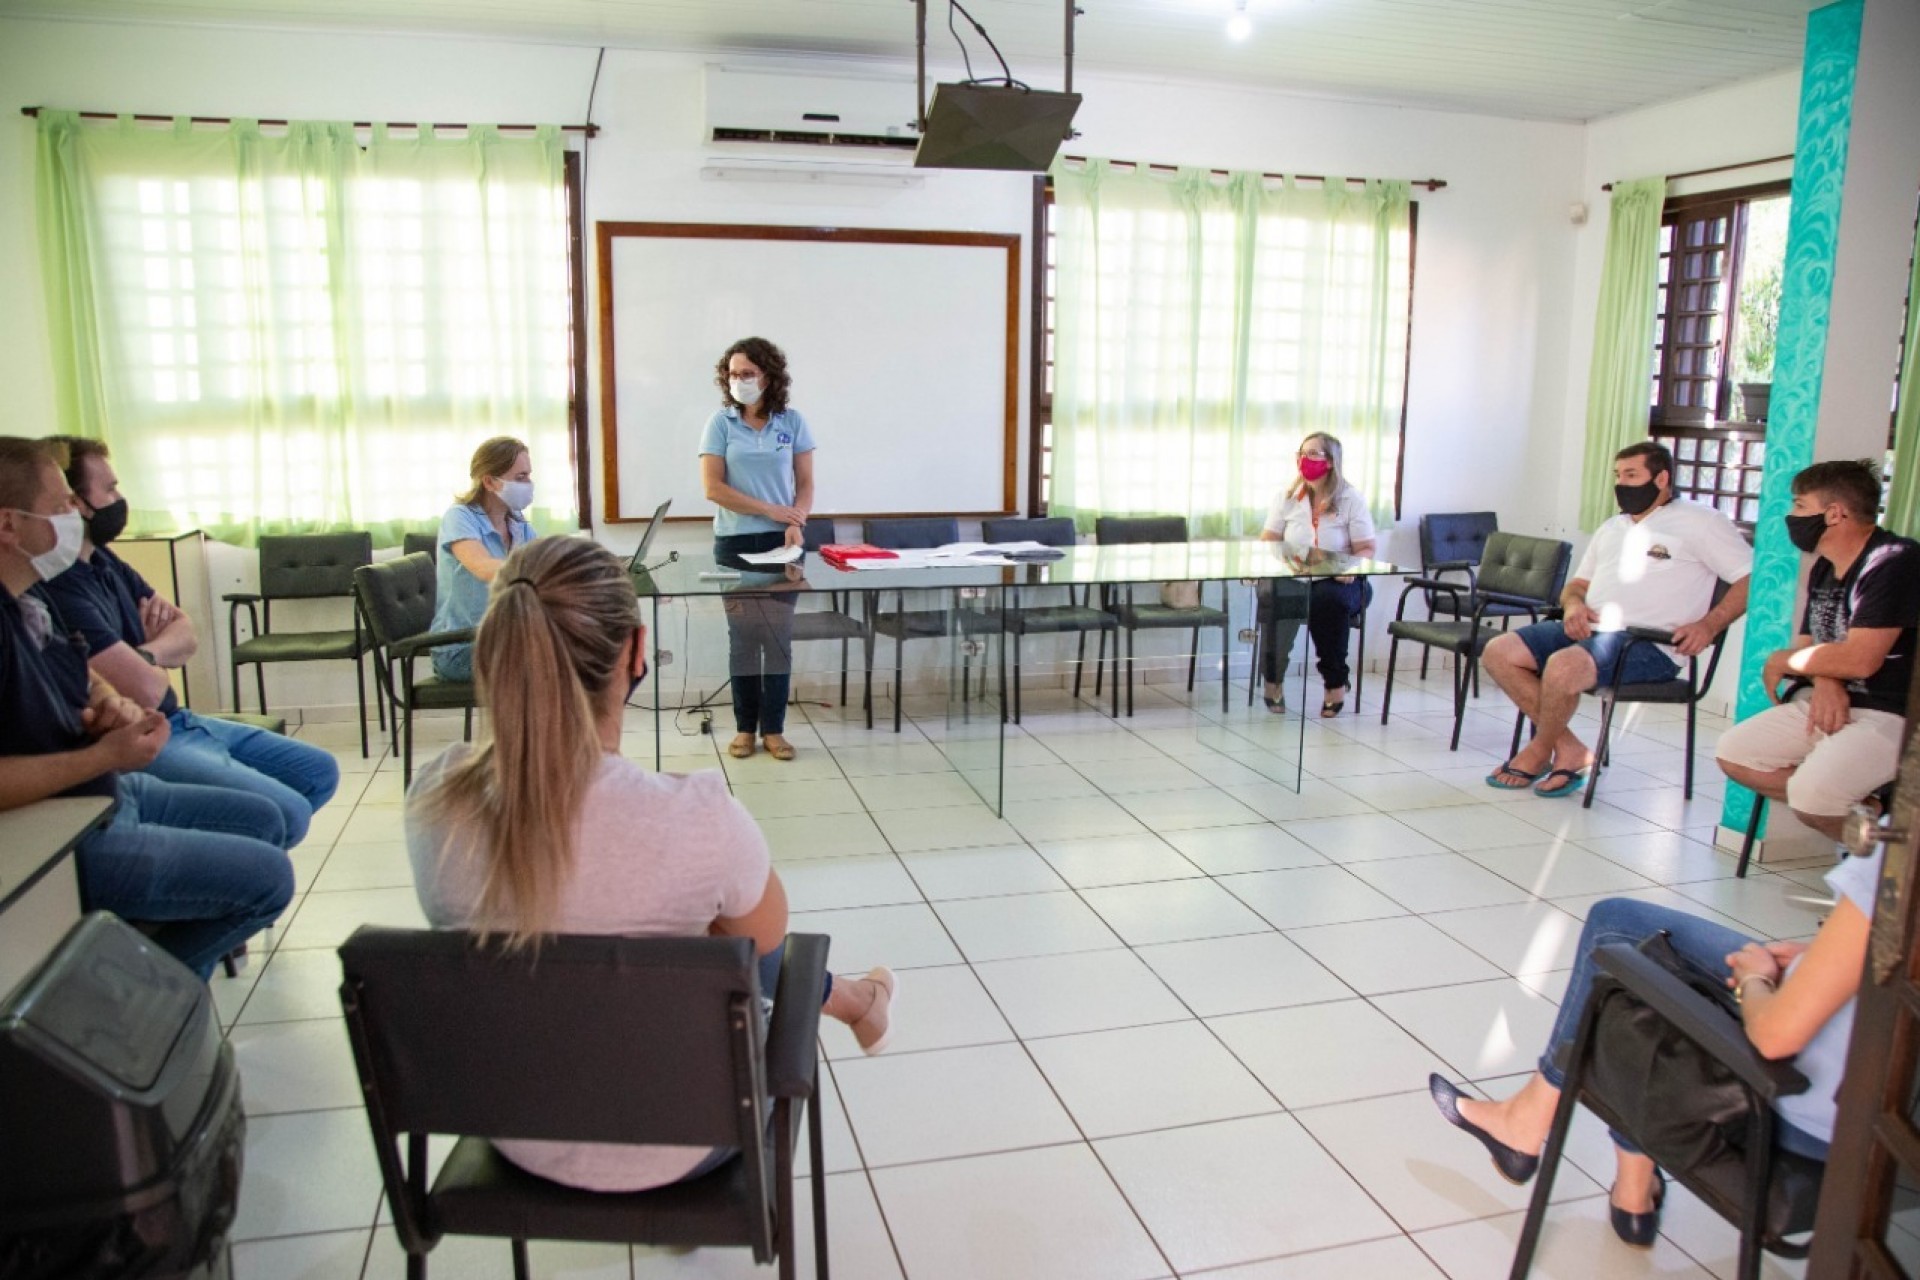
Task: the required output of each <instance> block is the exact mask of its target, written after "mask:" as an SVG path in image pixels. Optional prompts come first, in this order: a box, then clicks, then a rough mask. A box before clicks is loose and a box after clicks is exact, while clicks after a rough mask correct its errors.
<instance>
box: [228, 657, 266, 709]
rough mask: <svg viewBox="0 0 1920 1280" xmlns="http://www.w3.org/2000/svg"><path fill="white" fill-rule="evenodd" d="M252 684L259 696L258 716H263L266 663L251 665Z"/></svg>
mask: <svg viewBox="0 0 1920 1280" xmlns="http://www.w3.org/2000/svg"><path fill="white" fill-rule="evenodd" d="M253 682H254V685H255V686H256V691H257V692H258V693H259V694H260V714H261V715H265V714H267V664H266V663H264V662H256V663H254V664H253ZM238 709H239V708H237V707H236V708H235V710H238Z"/></svg>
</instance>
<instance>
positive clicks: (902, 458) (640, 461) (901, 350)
mask: <svg viewBox="0 0 1920 1280" xmlns="http://www.w3.org/2000/svg"><path fill="white" fill-rule="evenodd" d="M598 232H599V250H600V350H601V388H600V395H601V445H602V447H601V454H602V466H603V474H604V481H605V492H606V499H605V501H606V508H605V509H606V511H607V514H608V518H609V519H610V520H612V521H626V520H644V519H646V518H647V517H648V516H649V515H651V514H652V512H653V509H654V508H655V507H656V506H658V505H659V504H660V503H661V502H662V501H663V500H665V499H668V498H671V499H672V500H673V511H672V514H673V516H674V517H677V518H682V519H684V518H687V517H698V518H706V517H708V516H710V515H711V514H712V512H713V506H712V504H711V503H709V502H707V500H706V498H705V497H704V495H703V494H702V492H701V484H700V463H699V447H700V435H701V431H702V429H703V428H704V427H705V425H706V422H707V419H708V418H710V417H711V416H712V415H713V413H714V411H715V410H716V409H718V408H719V407H720V392H719V389H718V388H717V387H716V386H715V385H714V366H715V364H716V363H717V362H718V361H719V358H720V353H721V352H723V351H725V350H726V349H727V347H728V346H730V345H731V344H733V343H734V342H735V341H737V340H739V339H741V338H746V337H762V338H766V339H768V340H770V341H771V342H773V343H774V345H776V346H778V347H779V348H780V349H781V350H783V351H784V352H786V355H787V373H788V376H789V377H790V378H791V379H792V380H793V386H792V389H791V390H790V391H789V393H788V406H789V407H790V408H792V409H795V410H797V411H799V413H800V414H801V415H802V416H803V417H805V418H806V420H807V424H808V426H809V427H810V428H811V429H812V431H813V437H814V443H815V445H816V447H817V452H816V453H815V455H814V509H815V510H816V511H817V512H819V513H820V514H822V515H840V516H856V515H912V514H927V513H941V514H954V515H982V514H996V513H1001V512H1008V511H1012V510H1014V460H1015V458H1016V456H1017V455H1016V454H1015V452H1014V441H1015V434H1016V416H1017V414H1016V408H1015V406H1016V379H1017V372H1018V359H1017V351H1016V346H1015V343H1016V341H1017V338H1016V331H1017V327H1018V320H1019V292H1018V285H1019V277H1020V262H1019V258H1020V242H1019V237H1018V236H1013V235H988V234H979V233H972V232H914V231H876V230H867V229H851V228H799V227H750V226H730V225H689V224H679V223H610V222H603V223H600V224H599V226H598Z"/></svg>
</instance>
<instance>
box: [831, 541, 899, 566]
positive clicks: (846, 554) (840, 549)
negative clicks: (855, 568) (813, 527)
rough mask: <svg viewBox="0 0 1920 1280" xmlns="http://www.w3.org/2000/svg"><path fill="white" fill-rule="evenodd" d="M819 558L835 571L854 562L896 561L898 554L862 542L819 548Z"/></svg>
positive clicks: (839, 543)
mask: <svg viewBox="0 0 1920 1280" xmlns="http://www.w3.org/2000/svg"><path fill="white" fill-rule="evenodd" d="M820 558H821V559H822V560H825V561H826V562H827V563H828V564H830V565H832V566H833V567H834V568H836V569H844V568H846V567H847V565H848V563H849V562H850V561H854V560H898V559H899V558H900V556H899V553H897V552H893V551H889V550H887V549H886V548H885V547H872V546H868V545H867V544H866V543H864V542H830V543H828V544H827V545H826V546H824V547H821V548H820Z"/></svg>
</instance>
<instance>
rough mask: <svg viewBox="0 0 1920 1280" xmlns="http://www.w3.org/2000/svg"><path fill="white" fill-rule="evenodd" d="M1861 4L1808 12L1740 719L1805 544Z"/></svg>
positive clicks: (1726, 819) (1739, 803)
mask: <svg viewBox="0 0 1920 1280" xmlns="http://www.w3.org/2000/svg"><path fill="white" fill-rule="evenodd" d="M1864 12H1865V0H1840V3H1838V4H1831V5H1828V6H1827V7H1825V8H1824V9H1816V10H1815V11H1814V12H1813V13H1811V14H1810V15H1808V17H1807V52H1806V62H1805V66H1804V68H1803V70H1802V72H1801V81H1800V125H1799V132H1798V137H1797V141H1796V142H1795V144H1794V150H1793V209H1792V213H1791V214H1790V216H1789V221H1788V224H1787V265H1786V272H1785V275H1784V277H1783V279H1782V282H1781V293H1780V333H1779V342H1778V345H1777V347H1776V348H1775V356H1774V364H1773V405H1772V412H1771V413H1770V414H1769V415H1768V417H1767V456H1766V463H1765V466H1764V469H1763V470H1762V472H1761V479H1760V517H1759V521H1758V523H1757V524H1756V526H1755V531H1754V557H1753V584H1752V593H1751V595H1750V597H1749V600H1748V604H1747V637H1746V644H1745V645H1744V646H1743V651H1742V653H1741V655H1740V685H1739V699H1738V701H1737V703H1736V710H1735V718H1736V719H1740V720H1744V719H1746V718H1747V717H1748V716H1751V715H1753V714H1755V713H1756V712H1759V711H1762V710H1764V709H1765V708H1766V707H1767V706H1768V705H1769V702H1768V698H1767V693H1766V690H1765V689H1763V688H1762V687H1761V685H1760V673H1761V669H1762V668H1763V667H1765V665H1766V661H1767V656H1768V655H1769V654H1771V653H1772V652H1773V651H1774V650H1776V649H1784V648H1786V647H1787V645H1789V644H1791V643H1792V642H1793V637H1794V634H1795V631H1796V628H1797V625H1798V622H1799V620H1798V619H1797V618H1795V617H1794V616H1793V606H1794V597H1795V595H1796V593H1797V592H1798V591H1799V586H1800V553H1799V552H1798V551H1797V550H1795V549H1794V546H1793V544H1792V543H1790V542H1788V541H1787V532H1786V527H1785V525H1784V524H1783V523H1782V518H1783V517H1784V516H1785V515H1786V514H1787V511H1788V509H1789V508H1790V507H1792V505H1793V494H1792V490H1791V485H1792V483H1793V477H1794V476H1795V475H1796V474H1798V473H1799V472H1800V471H1801V470H1803V469H1805V468H1806V467H1807V466H1808V465H1810V464H1811V463H1812V462H1813V446H1814V435H1815V428H1816V427H1817V425H1818V421H1819V416H1820V385H1821V378H1822V375H1823V373H1824V365H1825V360H1826V352H1827V332H1828V329H1829V327H1830V326H1829V322H1830V319H1831V310H1832V305H1833V274H1834V258H1835V256H1836V254H1837V253H1838V251H1839V245H1840V196H1841V188H1842V187H1843V186H1844V185H1845V182H1846V176H1847V142H1848V138H1849V137H1850V135H1851V133H1852V129H1853V94H1854V77H1855V72H1856V70H1857V68H1858V65H1859V58H1860V27H1861V19H1862V16H1863V14H1864ZM1753 803H1754V796H1753V793H1752V792H1751V791H1749V790H1747V789H1746V788H1745V787H1740V786H1734V785H1731V784H1729V785H1728V787H1727V795H1726V800H1725V801H1724V803H1723V804H1722V805H1721V809H1720V825H1721V826H1723V827H1731V828H1732V829H1734V830H1735V831H1740V830H1744V829H1745V828H1746V825H1747V819H1748V818H1749V817H1751V816H1752V813H1753ZM1764 832H1765V828H1764V826H1763V827H1762V833H1763V834H1764Z"/></svg>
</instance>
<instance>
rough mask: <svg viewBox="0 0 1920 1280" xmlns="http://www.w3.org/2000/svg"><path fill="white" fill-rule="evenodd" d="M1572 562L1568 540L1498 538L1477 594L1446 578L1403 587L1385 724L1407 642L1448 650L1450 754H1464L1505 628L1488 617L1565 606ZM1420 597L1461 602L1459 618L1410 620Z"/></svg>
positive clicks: (1490, 546) (1383, 709) (1492, 540)
mask: <svg viewBox="0 0 1920 1280" xmlns="http://www.w3.org/2000/svg"><path fill="white" fill-rule="evenodd" d="M1572 558H1573V548H1572V546H1570V545H1569V544H1567V543H1565V542H1559V541H1555V540H1554V539H1551V538H1530V537H1528V536H1526V535H1525V534H1519V533H1497V532H1496V533H1493V534H1490V535H1488V537H1487V542H1486V547H1485V552H1484V554H1483V555H1482V557H1481V560H1480V569H1479V573H1478V576H1477V578H1476V580H1475V583H1474V587H1473V589H1472V590H1471V591H1470V592H1469V591H1468V590H1466V589H1465V587H1463V586H1462V584H1460V583H1456V582H1449V581H1446V580H1445V579H1442V578H1413V579H1410V580H1409V581H1408V582H1407V585H1406V586H1405V587H1403V588H1401V591H1400V603H1399V605H1398V607H1396V608H1395V610H1394V614H1393V621H1392V622H1389V623H1388V624H1387V634H1388V635H1389V636H1391V637H1392V640H1393V643H1392V644H1391V645H1390V646H1389V647H1388V649H1387V693H1386V697H1384V698H1383V699H1381V702H1380V723H1381V724H1385V723H1386V722H1387V716H1388V714H1389V713H1390V712H1391V711H1392V709H1393V679H1394V675H1395V671H1394V664H1395V662H1396V661H1397V660H1398V658H1399V656H1400V642H1401V641H1402V640H1406V641H1409V642H1411V643H1413V644H1418V645H1423V646H1425V647H1427V648H1429V649H1444V650H1446V651H1447V652H1448V653H1451V654H1452V655H1453V658H1454V663H1453V740H1452V744H1451V746H1450V747H1449V750H1453V751H1458V750H1459V749H1460V728H1461V726H1462V725H1463V724H1464V723H1465V721H1466V714H1467V690H1468V689H1469V688H1470V687H1471V686H1472V683H1473V681H1474V678H1475V676H1476V675H1477V673H1478V672H1479V669H1480V653H1481V651H1482V650H1483V649H1485V648H1486V647H1487V644H1488V643H1489V642H1490V641H1491V640H1492V639H1493V638H1494V637H1495V636H1497V635H1499V634H1500V630H1497V629H1495V628H1494V627H1493V626H1492V625H1491V624H1490V623H1489V622H1488V612H1487V611H1488V610H1489V609H1492V608H1495V607H1501V608H1506V609H1511V610H1514V611H1517V612H1531V613H1533V614H1534V616H1536V617H1544V616H1546V614H1547V612H1548V611H1549V610H1551V609H1553V608H1555V607H1556V606H1557V605H1558V604H1559V601H1560V591H1561V589H1562V588H1563V587H1565V586H1566V584H1567V566H1568V564H1569V563H1570V562H1571V561H1572ZM1416 593H1418V594H1421V595H1423V596H1425V595H1434V596H1438V595H1450V596H1453V597H1454V600H1453V601H1451V602H1450V603H1449V611H1450V614H1451V616H1443V617H1438V618H1425V619H1422V618H1409V617H1407V602H1408V600H1410V599H1411V598H1413V597H1414V596H1415V594H1416ZM1503 625H1504V623H1503ZM1516 737H1517V731H1516ZM1516 749H1517V743H1516Z"/></svg>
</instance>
